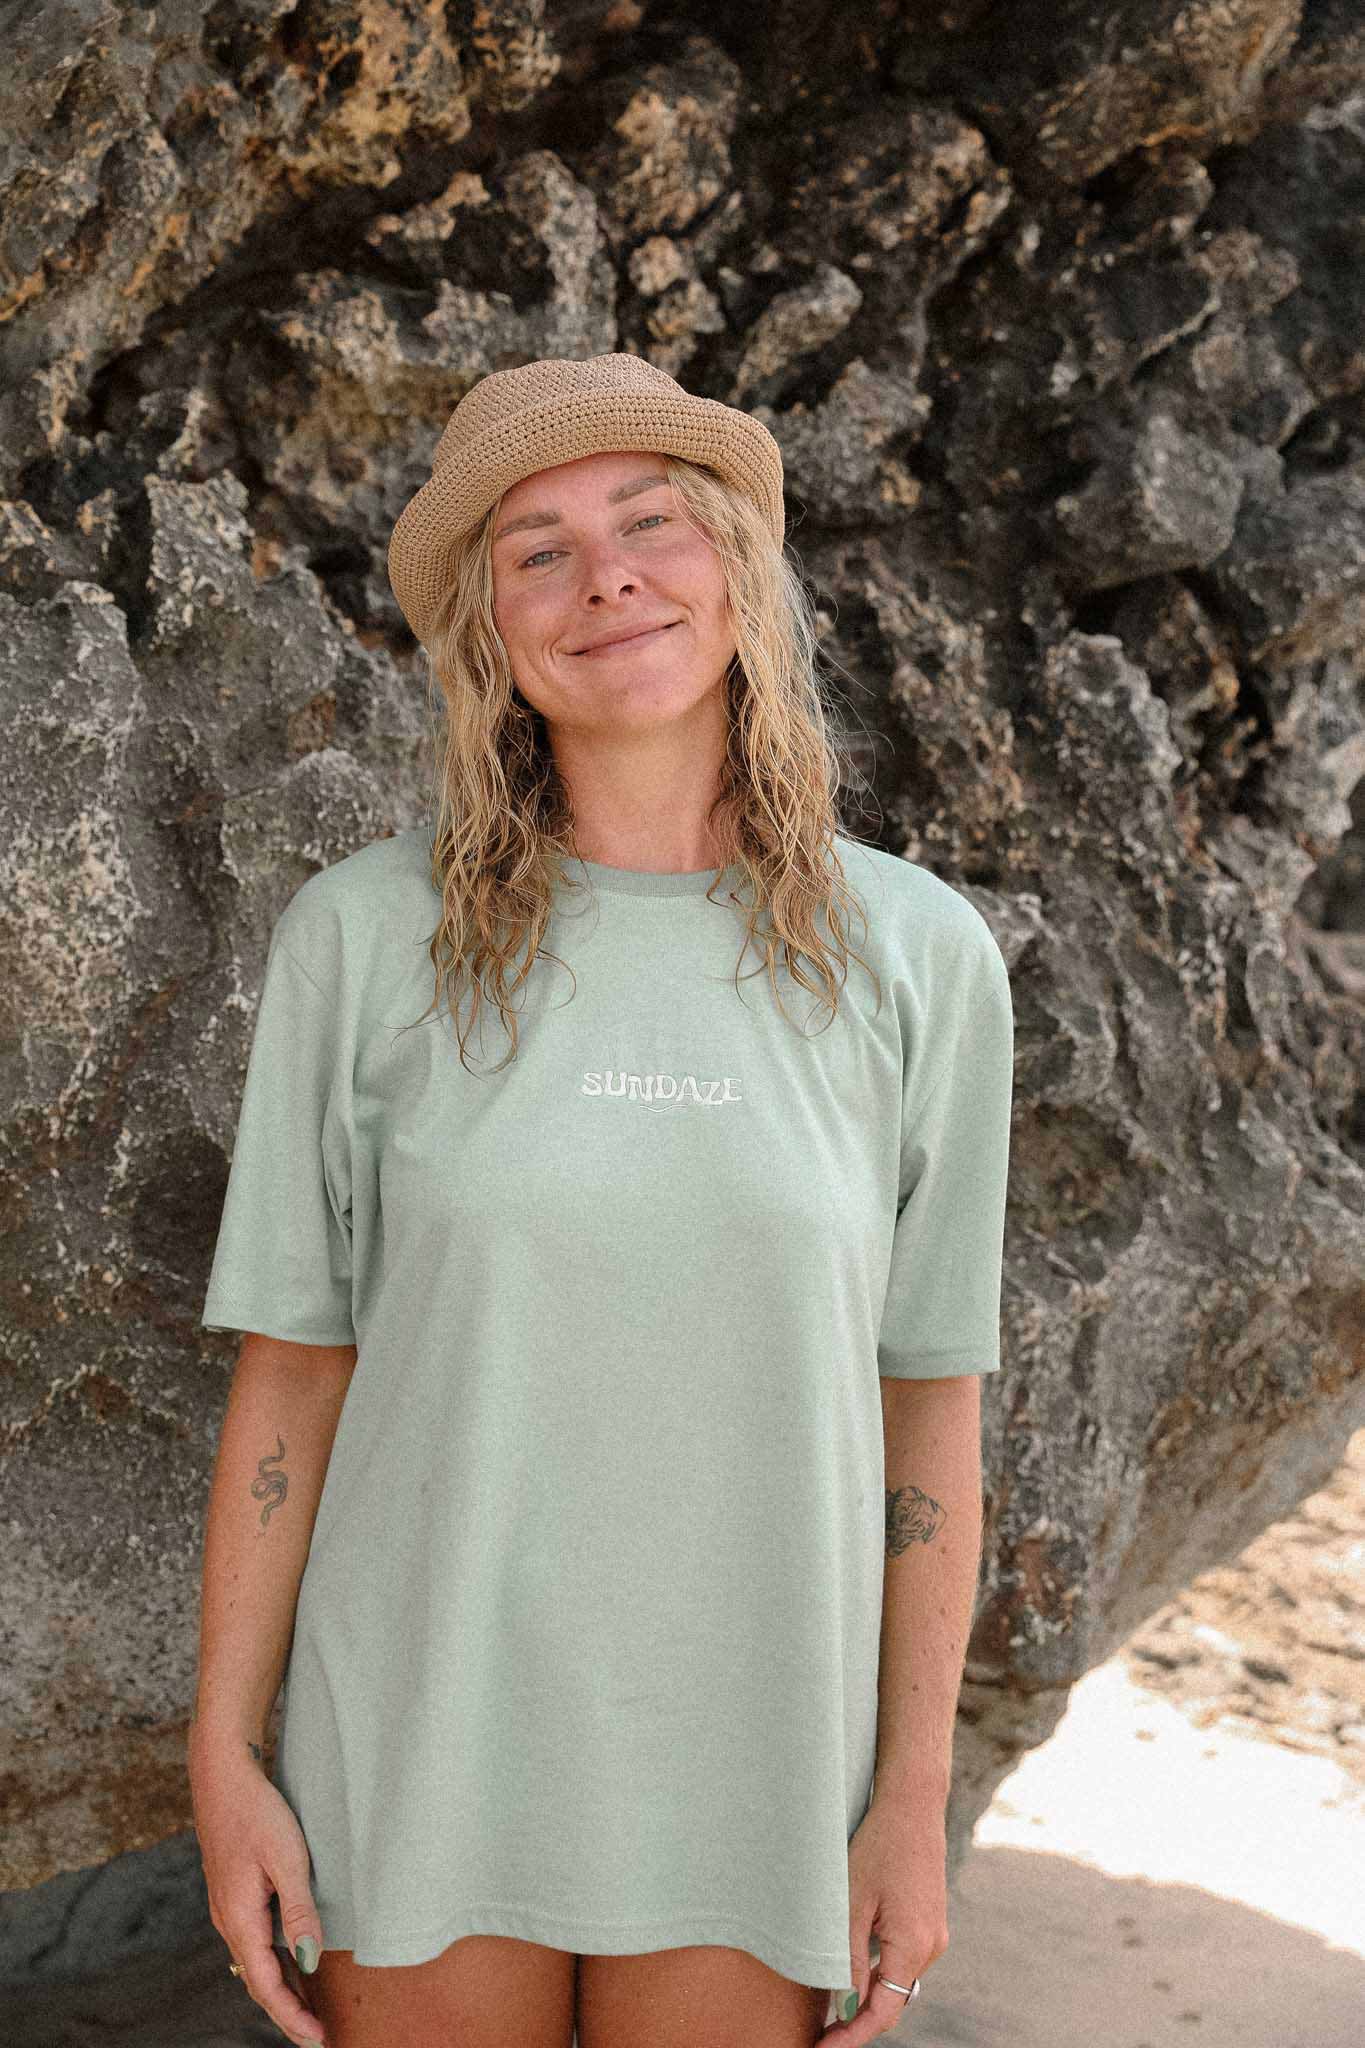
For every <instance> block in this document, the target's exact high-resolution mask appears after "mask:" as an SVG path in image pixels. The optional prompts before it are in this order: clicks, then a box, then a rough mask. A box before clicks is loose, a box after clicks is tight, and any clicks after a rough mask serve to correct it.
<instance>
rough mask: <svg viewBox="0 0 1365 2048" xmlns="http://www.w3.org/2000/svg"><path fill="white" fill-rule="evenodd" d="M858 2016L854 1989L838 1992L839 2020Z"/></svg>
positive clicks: (856, 1996)
mask: <svg viewBox="0 0 1365 2048" xmlns="http://www.w3.org/2000/svg"><path fill="white" fill-rule="evenodd" d="M857 2016H858V1994H857V1992H856V1990H855V1991H841V1992H840V1993H839V2017H840V2019H841V2020H851V2019H856V2018H857Z"/></svg>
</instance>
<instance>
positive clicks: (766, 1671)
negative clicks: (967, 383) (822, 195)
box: [191, 355, 1012, 2048]
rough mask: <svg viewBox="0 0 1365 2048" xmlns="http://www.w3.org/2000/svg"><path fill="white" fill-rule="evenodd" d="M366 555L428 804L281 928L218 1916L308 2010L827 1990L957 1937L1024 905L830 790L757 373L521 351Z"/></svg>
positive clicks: (225, 1605)
mask: <svg viewBox="0 0 1365 2048" xmlns="http://www.w3.org/2000/svg"><path fill="white" fill-rule="evenodd" d="M389 562H390V574H391V578H392V581H393V585H394V589H395V592H396V594H397V596H398V598H399V602H400V603H401V604H402V606H403V609H404V612H405V615H406V616H407V618H408V619H409V621H410V623H411V624H412V626H413V630H414V632H415V633H416V634H417V637H418V639H419V640H420V641H421V642H422V644H423V646H424V648H425V649H426V650H427V653H428V654H429V656H430V658H431V661H432V664H433V669H434V673H435V676H436V678H437V680H438V681H439V684H440V686H441V689H442V692H443V695H444V711H445V726H444V743H443V753H442V759H441V768H440V775H439V778H438V781H439V787H438V791H437V803H436V811H437V816H436V819H435V822H434V824H431V825H424V826H422V827H420V828H418V829H417V830H415V831H408V832H400V833H398V834H396V835H395V836H394V837H391V838H388V839H384V840H380V841H377V842H375V843H373V844H371V845H369V846H366V847H363V848H361V849H360V851H359V852H357V853H354V854H352V855H351V856H349V857H348V858H347V859H345V860H342V861H340V862H338V863H336V864H335V865H334V866H332V867H331V868H328V869H326V870H324V871H323V872H321V873H319V874H316V875H314V876H312V877H311V878H310V879H309V880H308V881H307V882H306V883H305V884H304V885H303V887H302V888H300V889H299V890H298V891H297V892H296V893H295V894H294V896H293V897H292V898H291V900H290V901H289V902H288V903H287V904H286V905H285V907H284V910H283V912H282V914H281V915H280V917H279V919H278V921H277V923H276V925H275V928H274V932H273V934H272V938H271V944H270V950H269V955H268V959H267V965H266V973H265V982H264V988H263V993H262V997H261V1004H260V1009H259V1011H258V1015H257V1019H256V1024H255V1033H254V1038H253V1043H252V1049H251V1057H250V1062H249V1066H248V1070H247V1077H246V1083H245V1088H244V1092H243V1097H242V1108H241V1116H240V1121H239V1125H238V1131H237V1138H236V1145H235V1149H234V1154H233V1162H232V1172H231V1177H230V1180H229V1184H228V1189H227V1194H226V1198H225V1202H224V1208H223V1216H222V1222H221V1226H220V1232H219V1238H218V1244H217V1248H216V1251H215V1257H214V1265H213V1271H212V1275H211V1279H210V1284H209V1289H208V1295H207V1299H206V1302H205V1307H204V1314H203V1321H204V1324H205V1326H206V1327H209V1328H220V1329H221V1328H227V1329H235V1330H241V1331H243V1332H244V1333H246V1334H245V1335H244V1337H243V1343H242V1351H241V1358H240V1361H239V1364H238V1367H237V1372H236V1375H235V1377H234V1381H233V1386H232V1390H231V1394H230V1398H229V1402H228V1409H227V1415H226V1420H225V1423H224V1428H223V1435H222V1441H221V1444H220V1448H219V1453H218V1463H217V1470H216V1472H215V1477H214V1485H213V1493H212V1498H211V1502H210V1507H209V1519H208V1530H207V1540H206V1551H205V1569H204V1618H203V1628H202V1636H201V1649H200V1678H199V1690H198V1700H197V1710H196V1719H195V1723H194V1727H193V1730H192V1735H191V1767H192V1775H193V1788H194V1794H195V1815H196V1826H197V1829H198V1833H199V1838H200V1843H201V1846H202V1849H203V1855H204V1864H205V1870H206V1875H207V1879H208V1885H209V1895H210V1902H211V1906H212V1910H213V1919H214V1925H215V1926H216V1927H217V1928H218V1930H219V1932H220V1933H221V1934H222V1935H223V1936H224V1938H225V1940H226V1941H227V1943H228V1945H229V1948H230V1950H231V1953H232V1956H233V1958H234V1959H235V1960H234V1965H233V1967H234V1968H235V1969H237V1970H239V1971H241V1972H242V1973H243V1974H244V1980H245V1983H246V1986H247V1989H248V1990H249V1992H250V1993H251V1995H252V1997H253V1998H255V1999H256V2000H257V2001H258V2002H259V2003H260V2004H261V2005H262V2006H263V2007H264V2008H265V2009H266V2010H267V2011H268V2012H269V2013H270V2015H271V2016H272V2018H274V2019H275V2020H276V2022H277V2024H278V2025H279V2026H280V2027H281V2028H282V2029H283V2030H284V2032H285V2033H286V2034H287V2035H288V2037H289V2038H290V2039H291V2040H295V2041H305V2040H318V2039H322V2038H325V2039H326V2041H327V2042H328V2044H329V2048H380V2044H383V2048H391V2044H397V2043H402V2044H404V2048H438V2044H439V2048H514V2044H515V2048H569V2044H570V2042H571V2041H572V2040H573V2039H574V2038H575V2029H576V2039H577V2048H675V2044H682V2043H684V2042H685V2043H687V2044H688V2048H730V2044H735V2048H738V2044H739V2043H743V2044H744V2048H798V2044H808V2043H810V2042H813V2041H814V2040H816V2039H818V2038H821V2035H822V2029H824V2030H825V2032H826V2033H827V2034H828V2036H829V2037H830V2038H837V2040H838V2041H839V2042H841V2043H843V2044H846V2048H857V2044H860V2043H862V2042H865V2041H869V2040H872V2039H874V2038H875V2037H876V2036H877V2035H878V2034H880V2033H883V2032H885V2030H886V2029H887V2028H888V2027H890V2026H892V2025H894V2023H895V2022H896V2020H897V2018H898V2017H899V2016H900V2014H901V2013H902V2012H903V2011H904V2009H905V2006H906V2001H907V1999H908V1998H909V1997H910V1996H911V1995H913V1993H914V1991H915V1990H917V1989H918V1978H917V1976H916V1975H915V1973H916V1972H920V1971H923V1970H924V1969H925V1968H926V1967H927V1966H928V1965H929V1964H930V1963H932V1962H933V1960H934V1959H935V1957H936V1956H938V1955H940V1954H942V1952H943V1950H944V1948H945V1947H946V1945H947V1929H946V1906H945V1876H944V1807H945V1804H946V1800H947V1794H948V1785H949V1765H950V1749H951V1735H952V1721H953V1712H954V1702H955V1698H956V1692H957V1687H958V1682H959V1679H960V1675H961V1668H962V1659H963V1655H964V1651H965V1643H966V1636H967V1630H968V1627H969V1623H970V1619H971V1612H972V1607H973V1601H974V1596H975V1590H976V1571H977V1562H978V1549H979V1540H980V1472H979V1438H978V1421H979V1388H980V1376H981V1375H982V1374H983V1373H987V1372H992V1371H994V1370H996V1369H997V1368H998V1366H999V1363H1000V1353H999V1298H1000V1266H1001V1246H1002V1236H1003V1221H1004V1207H1005V1177H1006V1165H1007V1153H1008V1126H1009V1113H1010V1095H1011V1071H1012V1058H1011V1053H1012V1017H1011V1007H1010V995H1009V983H1008V977H1007V974H1006V971H1005V966H1004V962H1003V959H1002V957H1001V954H1000V951H999V948H998V947H997V945H996V942H995V940H994V938H993V936H992V934H991V932H990V929H989V927H988V926H987V924H986V922H985V920H984V919H983V918H982V917H981V915H980V914H979V912H977V911H976V909H975V908H974V907H973V906H972V905H971V904H970V903H969V902H968V901H967V899H966V898H965V897H964V896H962V895H961V894H959V893H958V892H957V891H955V890H953V889H952V888H950V887H949V886H948V885H947V884H946V883H944V882H941V881H940V880H938V879H937V878H936V877H935V876H934V875H932V874H931V873H930V872H929V871H928V870H927V869H925V868H922V867H918V866H916V865H914V864H913V863H910V862H908V861H903V860H898V859H896V858H894V857H893V856H891V855H888V854H886V853H884V852H882V851H881V850H880V849H877V848H873V847H869V846H865V845H863V844H861V843H860V842H858V841H855V840H853V839H851V838H849V837H847V836H846V835H844V834H842V833H841V832H840V831H839V830H838V829H837V823H836V813H835V795H836V791H837V784H838V774H839V769H840V761H839V757H838V755H837V753H836V751H835V748H834V747H833V745H832V743H831V741H830V739H829V737H828V735H827V731H826V726H825V722H824V717H823V713H822V706H821V697H820V691H819V688H818V686H817V683H816V680H815V668H814V655H815V638H814V631H813V624H812V614H811V611H810V607H809V604H808V601H807V598H806V596H805V592H804V588H803V585H802V583H801V581H800V578H799V577H798V575H797V574H796V573H795V572H794V571H793V569H792V568H791V567H790V566H789V564H788V562H787V560H786V558H785V556H784V553H783V507H782V467H781V462H780V458H779V456H778V452H777V448H776V444H775V443H774V442H773V440H772V438H771V436H770V435H769V434H768V433H767V432H766V430H765V429H764V428H763V427H762V426H761V425H760V424H759V423H758V422H756V421H754V420H752V419H750V418H749V417H748V416H747V415H745V414H743V413H741V412H739V411H737V410H735V409H733V408H730V407H728V406H724V405H720V404H718V403H716V402H715V401H712V400H706V399H700V398H695V397H692V396H691V395H689V394H688V393H686V392H684V391H682V390H681V389H680V387H679V386H678V385H677V384H676V383H675V382H674V381H673V379H671V378H670V377H668V376H666V375H665V374H664V373H663V372H662V371H660V370H658V369H656V368H654V367H652V366H651V365H649V364H648V363H645V362H643V361H641V360H639V359H637V358H635V357H631V356H624V355H609V356H598V357H594V358H591V359H588V360H586V361H548V362H538V363H532V364H529V365H526V366H523V367H521V368H518V369H513V370H506V371H498V372H495V373H493V374H491V375H489V376H487V377H485V378H484V379H483V380H482V381H481V382H480V383H478V384H477V385H476V386H475V387H474V388H473V389H472V390H471V391H470V392H469V393H468V394H467V396H466V397H465V398H464V399H463V400H462V401H461V403H460V405H459V406H457V407H456V409H455V412H454V414H453V415H452V418H451V420H450V422H449V424H448V426H447V428H446V431H445V433H444V435H443V437H442V440H441V443H440V445H439V447H438V449H437V453H436V458H435V462H434V464H433V470H432V476H431V478H430V480H429V481H428V482H427V483H425V484H424V485H423V486H422V489H421V490H419V491H418V492H417V493H416V495H415V497H414V498H413V499H412V501H411V502H410V503H409V505H408V506H407V507H406V508H405V510H404V512H403V514H402V516H401V517H400V519H399V520H398V523H397V525H396V527H395V530H394V535H393V541H392V544H391V548H390V556H389ZM853 866H856V868H857V879H858V882H859V884H860V887H861V888H862V890H863V891H864V893H865V895H866V897H867V898H869V899H870V901H869V902H867V903H864V902H863V900H862V897H860V896H855V895H854V893H853V892H852V891H851V889H850V887H849V885H848V882H847V880H846V869H847V868H848V867H853ZM849 907H856V909H857V912H858V915H859V916H860V918H861V919H862V922H863V925H864V928H865V930H866V931H867V932H868V933H869V934H870V943H869V953H870V955H871V958H870V959H868V958H865V957H864V955H863V954H862V953H857V952H852V958H853V959H854V960H855V961H856V962H857V963H858V965H859V966H860V967H861V968H862V969H863V970H865V974H866V978H865V979H864V978H863V976H862V975H859V976H858V977H856V978H854V979H852V980H850V978H849V976H848V962H849V958H850V953H851V950H852V949H850V948H849V946H848V945H847V942H846V936H845V931H846V926H845V919H844V915H843V912H844V910H845V909H846V908H849ZM751 947H752V949H753V952H754V956H755V957H754V961H753V963H752V964H751V966H750V967H749V968H748V969H747V970H746V972H745V973H744V974H743V975H741V973H740V971H739V970H740V966H741V963H742V961H743V958H744V956H745V955H746V954H747V952H748V951H749V950H750V948H751ZM523 954H524V956H525V957H524V958H523V957H522V956H523ZM513 969H514V971H511V972H510V973H509V970H513ZM433 970H434V971H433ZM533 970H534V971H533ZM746 984H747V985H746ZM801 990H806V991H808V992H810V993H811V994H813V995H815V996H817V997H818V998H819V1000H818V1001H817V1002H815V1003H814V1004H812V1005H810V1006H809V1012H808V1017H809V1018H814V1019H816V1022H815V1026H814V1028H807V1022H808V1017H807V1015H803V1014H801V1012H802V1010H803V1005H802V1004H801V1002H800V1000H799V993H800V991H801ZM466 998H468V999H469V1005H468V1014H467V1015H466V1014H464V1012H465V1008H466V1003H465V999H466ZM424 1005H425V1007H424ZM490 1016H491V1017H492V1018H495V1019H496V1020H497V1021H496V1024H493V1023H491V1022H490ZM499 1029H500V1030H501V1032H502V1034H503V1037H504V1038H505V1041H506V1049H505V1050H504V1051H503V1056H502V1058H501V1059H499V1058H497V1057H496V1055H497V1054H498V1052H499V1050H500V1049H501V1047H502V1044H503V1040H502V1039H500V1038H499V1035H498V1033H499ZM490 1055H491V1056H492V1057H490ZM282 1674H283V1677H284V1684H285V1715H284V1723H283V1733H282V1737H281V1741H280V1746H279V1755H278V1758H277V1760H276V1769H275V1776H274V1780H273V1782H272V1781H271V1779H270V1778H268V1777H267V1775H266V1773H265V1771H264V1769H263V1768H262V1754H261V1751H262V1744H263V1740H264V1731H265V1724H266V1720H267V1717H268V1714H269V1712H270V1709H271V1707H272V1705H273V1701H274V1697H275V1693H276V1691H277V1688H278V1683H279V1680H280V1678H281V1675H282ZM874 1779H875V1786H874ZM272 1894H273V1895H275V1900H276V1904H275V1913H274V1921H273V1925H272V1916H271V1899H272ZM272 1935H273V1939H274V1943H275V1945H277V1946H279V1947H280V1948H281V1949H282V1951H283V1952H284V1961H283V1963H282V1962H281V1961H280V1960H277V1958H276V1955H275V1953H274V1948H273V1947H272ZM295 1944H298V1945H299V1950H300V1954H299V1961H301V1962H302V1963H303V1966H304V1969H305V1970H306V1972H307V1974H306V1975H300V1973H299V1968H298V1964H297V1962H296V1960H295V1958H294V1957H293V1956H291V1955H290V1954H289V1951H290V1949H291V1947H293V1946H294V1945H295ZM873 1946H877V1947H879V1950H880V1955H879V1957H874V1956H873V1955H872V1953H871V1951H872V1948H873ZM318 1950H321V1958H320V1961H316V1962H315V1960H314V1959H315V1957H316V1955H317V1951H318ZM286 1971H287V1976H286V1974H284V1973H285V1972H286ZM831 1992H838V1993H841V1994H842V1993H845V1992H847V1993H848V1994H849V1999H850V2006H849V2009H850V2010H851V2009H852V2007H853V2006H856V2007H857V2012H856V2017H854V2018H852V2019H851V2021H848V2022H845V2021H843V2020H836V2021H835V2022H834V2023H833V2024H832V2025H830V2026H829V2027H828V2028H827V2029H826V2028H825V2022H826V2019H827V2017H828V2008H829V2004H830V1994H831ZM839 2002H840V2001H836V2003H839ZM319 2021H320V2022H321V2027H320V2026H319ZM324 2030H325V2033H324Z"/></svg>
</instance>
